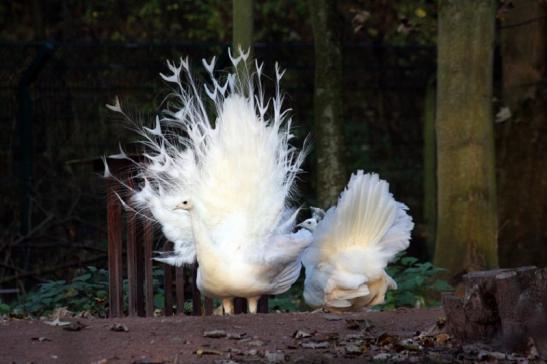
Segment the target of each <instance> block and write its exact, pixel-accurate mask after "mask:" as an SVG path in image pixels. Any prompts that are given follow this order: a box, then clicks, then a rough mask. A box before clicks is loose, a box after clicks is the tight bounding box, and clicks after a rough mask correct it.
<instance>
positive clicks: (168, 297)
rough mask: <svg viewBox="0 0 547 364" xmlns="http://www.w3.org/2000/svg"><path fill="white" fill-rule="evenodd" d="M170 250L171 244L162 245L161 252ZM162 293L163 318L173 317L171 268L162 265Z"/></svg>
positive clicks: (167, 242)
mask: <svg viewBox="0 0 547 364" xmlns="http://www.w3.org/2000/svg"><path fill="white" fill-rule="evenodd" d="M170 250H172V243H171V242H170V241H166V242H165V244H163V251H170ZM163 292H164V295H165V304H164V307H163V312H164V314H165V316H172V315H173V266H171V265H169V264H163Z"/></svg>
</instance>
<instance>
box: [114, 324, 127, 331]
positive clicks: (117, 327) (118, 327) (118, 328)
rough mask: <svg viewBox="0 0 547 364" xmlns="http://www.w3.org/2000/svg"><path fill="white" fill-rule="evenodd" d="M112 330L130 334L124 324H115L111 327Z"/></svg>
mask: <svg viewBox="0 0 547 364" xmlns="http://www.w3.org/2000/svg"><path fill="white" fill-rule="evenodd" d="M110 330H112V331H116V332H128V331H129V329H128V328H127V326H125V325H124V324H118V323H114V324H112V326H110Z"/></svg>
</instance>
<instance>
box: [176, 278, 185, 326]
mask: <svg viewBox="0 0 547 364" xmlns="http://www.w3.org/2000/svg"><path fill="white" fill-rule="evenodd" d="M175 276H176V279H175V289H176V295H177V315H184V267H176V268H175Z"/></svg>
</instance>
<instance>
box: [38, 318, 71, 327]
mask: <svg viewBox="0 0 547 364" xmlns="http://www.w3.org/2000/svg"><path fill="white" fill-rule="evenodd" d="M44 324H46V325H50V326H67V325H70V321H61V320H59V318H56V319H55V320H53V321H44Z"/></svg>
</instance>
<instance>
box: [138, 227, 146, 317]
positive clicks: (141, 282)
mask: <svg viewBox="0 0 547 364" xmlns="http://www.w3.org/2000/svg"><path fill="white" fill-rule="evenodd" d="M143 219H145V217H139V218H138V220H137V237H138V238H137V239H136V240H137V245H136V250H137V313H138V315H139V316H141V317H144V316H145V315H146V310H145V309H144V281H145V279H144V239H143V238H142V237H143V236H144V226H143V223H142V221H143Z"/></svg>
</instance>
